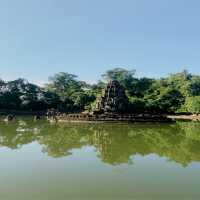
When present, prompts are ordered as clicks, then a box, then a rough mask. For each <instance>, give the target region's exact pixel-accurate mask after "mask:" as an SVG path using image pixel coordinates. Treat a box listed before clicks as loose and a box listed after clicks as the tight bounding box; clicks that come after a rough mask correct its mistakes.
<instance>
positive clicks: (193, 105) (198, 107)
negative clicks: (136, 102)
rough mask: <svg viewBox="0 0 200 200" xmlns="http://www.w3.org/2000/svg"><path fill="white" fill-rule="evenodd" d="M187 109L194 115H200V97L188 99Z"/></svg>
mask: <svg viewBox="0 0 200 200" xmlns="http://www.w3.org/2000/svg"><path fill="white" fill-rule="evenodd" d="M185 108H186V110H187V111H188V112H190V113H193V114H199V113H200V96H194V97H188V98H187V99H186V101H185Z"/></svg>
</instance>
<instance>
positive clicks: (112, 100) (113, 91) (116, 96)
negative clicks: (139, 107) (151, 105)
mask: <svg viewBox="0 0 200 200" xmlns="http://www.w3.org/2000/svg"><path fill="white" fill-rule="evenodd" d="M127 109H128V97H127V96H126V93H125V90H124V88H123V87H122V86H121V85H120V83H119V82H118V81H116V80H111V81H110V82H109V83H108V84H107V86H106V88H105V89H104V90H103V91H102V94H101V96H99V97H98V98H97V103H96V108H95V111H96V112H99V113H123V112H126V111H127Z"/></svg>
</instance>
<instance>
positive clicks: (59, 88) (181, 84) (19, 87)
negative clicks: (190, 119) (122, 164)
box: [0, 68, 200, 113]
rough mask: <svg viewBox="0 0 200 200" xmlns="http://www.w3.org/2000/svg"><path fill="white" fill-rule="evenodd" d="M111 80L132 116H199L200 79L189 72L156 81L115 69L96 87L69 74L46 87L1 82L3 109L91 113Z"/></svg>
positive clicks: (0, 105)
mask: <svg viewBox="0 0 200 200" xmlns="http://www.w3.org/2000/svg"><path fill="white" fill-rule="evenodd" d="M110 80H117V81H119V83H120V84H121V85H122V86H123V87H124V89H125V91H126V95H127V96H128V99H129V106H128V109H127V112H133V113H145V112H147V113H180V112H187V113H200V101H199V99H200V76H199V75H192V74H190V73H189V72H188V71H186V70H184V71H183V72H180V73H176V74H170V75H169V76H167V77H164V78H160V79H153V78H147V77H141V78H138V77H136V73H135V70H127V69H124V68H114V69H111V70H108V71H106V72H105V73H104V74H103V75H102V80H99V81H98V82H97V83H96V84H88V83H86V82H84V81H81V80H79V79H78V77H77V76H76V75H74V74H69V73H67V72H60V73H57V74H55V75H53V76H51V77H50V78H49V82H48V83H47V84H46V85H44V86H43V87H40V86H37V85H35V84H32V83H29V82H28V81H27V80H25V79H17V80H13V81H8V82H6V81H4V80H2V79H0V109H1V110H3V109H7V110H13V109H14V110H28V111H34V110H46V109H48V108H57V109H59V110H60V111H63V112H80V111H83V110H85V109H88V110H92V108H93V107H94V106H93V105H94V104H95V100H96V99H97V97H98V96H99V95H101V93H102V90H103V89H104V88H105V86H106V84H107V82H108V81H110Z"/></svg>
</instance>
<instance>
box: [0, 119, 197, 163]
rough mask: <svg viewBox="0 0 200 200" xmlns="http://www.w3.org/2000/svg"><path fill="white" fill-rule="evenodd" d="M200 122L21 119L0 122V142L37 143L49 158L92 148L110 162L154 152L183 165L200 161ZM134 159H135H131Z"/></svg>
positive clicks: (16, 145) (14, 146)
mask: <svg viewBox="0 0 200 200" xmlns="http://www.w3.org/2000/svg"><path fill="white" fill-rule="evenodd" d="M199 129H200V123H195V122H179V123H176V124H159V123H158V124H151V123H144V124H142V123H138V124H54V125H51V124H48V123H47V122H44V121H38V122H32V120H31V119H28V118H24V119H23V120H21V121H16V122H12V123H8V124H6V123H3V122H1V123H0V145H1V146H2V147H8V148H11V149H19V148H21V147H22V146H23V145H26V144H29V143H32V142H38V143H39V144H40V145H41V146H42V149H43V150H42V151H43V152H44V153H45V154H48V155H49V156H51V157H56V158H59V157H63V156H68V155H71V152H72V150H73V149H80V148H82V147H84V146H91V147H94V148H95V149H96V151H97V154H98V157H99V158H100V159H101V160H102V161H103V162H104V163H108V164H111V165H119V164H123V163H132V157H134V156H135V155H141V156H146V155H149V154H156V155H158V156H161V157H166V158H168V160H170V161H175V162H177V163H180V164H181V165H183V166H187V165H189V164H190V163H191V162H193V161H197V162H199V161H200V133H199ZM133 160H134V158H133Z"/></svg>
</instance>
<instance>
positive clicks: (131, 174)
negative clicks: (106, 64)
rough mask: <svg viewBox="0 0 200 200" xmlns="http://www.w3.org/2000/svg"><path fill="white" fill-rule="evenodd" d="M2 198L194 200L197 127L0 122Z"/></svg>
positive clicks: (199, 165) (198, 184)
mask: <svg viewBox="0 0 200 200" xmlns="http://www.w3.org/2000/svg"><path fill="white" fill-rule="evenodd" d="M0 161H1V164H0V171H1V173H0V199H2V200H66V199H70V200H90V199H91V200H112V199H113V200H118V199H119V200H132V199H136V200H151V199H152V200H157V199H159V200H162V199H164V200H168V199H170V200H173V199H174V200H179V199H180V200H186V199H187V200H193V199H194V200H196V199H200V123H195V122H177V123H173V124H166V123H165V124H164V123H163V124H160V123H135V124H111V123H107V124H106V123H105V124H103V123H102V124H101V123H97V124H86V123H85V124H78V123H74V124H73V123H72V124H49V123H47V122H46V121H38V122H33V121H32V119H31V118H28V117H27V118H19V119H18V120H16V121H15V122H10V123H5V122H0Z"/></svg>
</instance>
